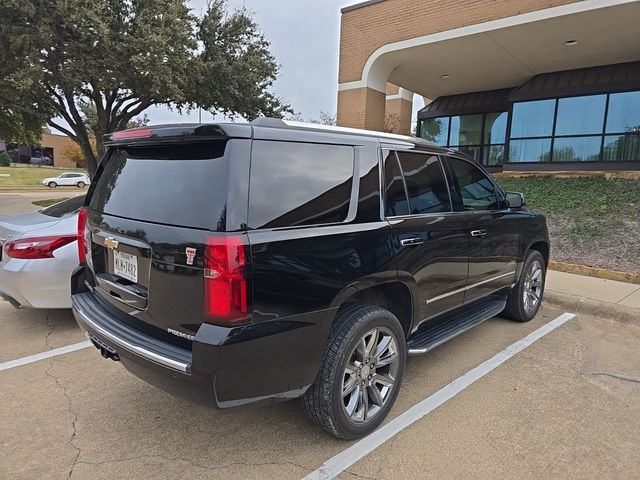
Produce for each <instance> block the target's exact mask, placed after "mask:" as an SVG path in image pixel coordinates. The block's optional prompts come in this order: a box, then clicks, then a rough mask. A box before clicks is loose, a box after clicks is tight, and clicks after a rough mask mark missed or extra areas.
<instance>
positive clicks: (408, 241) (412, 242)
mask: <svg viewBox="0 0 640 480" xmlns="http://www.w3.org/2000/svg"><path fill="white" fill-rule="evenodd" d="M423 243H424V240H423V239H422V238H418V237H415V238H404V239H402V240H400V245H402V246H403V247H414V246H416V245H422V244H423Z"/></svg>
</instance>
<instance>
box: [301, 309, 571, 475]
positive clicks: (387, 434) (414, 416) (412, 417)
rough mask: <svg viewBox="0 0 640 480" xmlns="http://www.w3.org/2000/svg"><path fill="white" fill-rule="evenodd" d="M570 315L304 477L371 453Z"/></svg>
mask: <svg viewBox="0 0 640 480" xmlns="http://www.w3.org/2000/svg"><path fill="white" fill-rule="evenodd" d="M573 317H575V314H573V313H563V314H562V315H560V316H559V317H558V318H556V319H554V320H551V321H550V322H549V323H547V324H545V325H543V326H542V327H540V328H539V329H537V330H536V331H534V332H532V333H530V334H529V335H527V336H526V337H524V338H523V339H522V340H518V341H517V342H515V343H513V344H511V345H509V346H508V347H507V348H505V349H504V350H503V351H501V352H500V353H498V354H496V355H494V356H493V357H491V358H490V359H489V360H487V361H486V362H483V363H481V364H480V365H478V366H477V367H475V368H473V369H472V370H469V371H468V372H467V373H465V374H464V375H462V376H460V377H458V378H456V379H455V380H454V381H453V382H451V383H449V384H448V385H445V386H444V387H442V388H441V389H440V390H438V391H437V392H436V393H434V394H433V395H431V396H429V397H427V398H425V399H424V400H422V401H421V402H420V403H418V404H416V405H414V406H413V407H411V408H410V409H409V410H407V411H406V412H404V413H402V414H400V415H398V416H397V417H396V418H394V419H393V420H391V421H390V422H389V423H387V424H386V425H383V426H382V427H380V428H379V429H378V430H376V431H375V432H373V433H372V434H370V435H369V436H367V437H365V438H363V439H362V440H359V441H358V442H356V443H354V444H353V445H352V446H350V447H349V448H347V449H346V450H343V451H342V452H340V453H339V454H337V455H336V456H335V457H333V458H330V459H329V460H327V461H326V462H325V463H323V464H322V465H321V466H320V468H318V469H317V470H316V471H314V472H312V473H310V474H309V475H307V476H306V477H305V480H321V479H332V478H335V477H336V476H337V475H339V474H340V473H342V472H344V471H345V470H346V469H347V468H349V467H350V466H351V465H353V464H354V463H356V462H357V461H358V460H360V459H361V458H363V457H365V456H366V455H368V454H369V453H371V452H372V451H373V450H375V449H376V448H378V447H379V446H380V445H382V444H383V443H384V442H386V441H387V440H389V439H390V438H392V437H393V436H394V435H396V434H397V433H399V432H401V431H402V430H404V429H405V428H407V427H408V426H409V425H411V424H412V423H414V422H416V421H417V420H420V419H421V418H422V417H424V416H425V415H427V414H428V413H429V412H432V411H433V410H435V409H436V408H438V407H439V406H441V405H442V404H444V403H445V402H446V401H447V400H450V399H451V398H453V397H455V396H456V395H457V394H458V393H460V392H461V391H463V390H464V389H465V388H467V387H468V386H469V385H471V384H473V383H474V382H476V381H477V380H479V379H481V378H482V377H484V376H485V375H486V374H488V373H490V372H491V371H493V370H494V369H495V368H497V367H499V366H500V365H502V364H503V363H504V362H506V361H507V360H509V359H510V358H511V357H513V356H514V355H516V354H518V353H520V352H521V351H522V350H524V349H525V348H527V347H528V346H529V345H531V344H532V343H534V342H535V341H537V340H540V339H541V338H542V337H544V336H545V335H546V334H547V333H550V332H552V331H553V330H555V329H556V328H558V327H560V326H561V325H564V324H565V323H566V322H568V321H569V320H571V319H572V318H573Z"/></svg>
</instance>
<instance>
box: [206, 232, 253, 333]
mask: <svg viewBox="0 0 640 480" xmlns="http://www.w3.org/2000/svg"><path fill="white" fill-rule="evenodd" d="M245 248H246V246H245V242H244V241H243V237H242V236H214V237H210V238H209V240H208V241H207V248H206V251H205V258H204V263H205V265H204V266H205V270H204V296H205V313H206V315H207V317H209V318H211V319H213V320H214V322H215V323H223V324H238V323H242V322H244V321H245V320H246V317H247V278H246V271H245V269H246V264H247V256H246V252H245Z"/></svg>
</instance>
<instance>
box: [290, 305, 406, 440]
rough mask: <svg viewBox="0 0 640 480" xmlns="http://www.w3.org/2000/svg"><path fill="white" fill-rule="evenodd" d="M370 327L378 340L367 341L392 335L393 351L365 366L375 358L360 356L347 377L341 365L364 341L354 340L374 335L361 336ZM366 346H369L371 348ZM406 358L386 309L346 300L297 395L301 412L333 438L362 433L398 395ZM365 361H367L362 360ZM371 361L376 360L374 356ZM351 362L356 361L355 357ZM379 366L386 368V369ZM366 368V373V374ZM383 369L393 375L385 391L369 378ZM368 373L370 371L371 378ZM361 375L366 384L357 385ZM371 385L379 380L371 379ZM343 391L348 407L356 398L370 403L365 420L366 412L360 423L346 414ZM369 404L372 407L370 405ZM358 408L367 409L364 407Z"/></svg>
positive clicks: (398, 331)
mask: <svg viewBox="0 0 640 480" xmlns="http://www.w3.org/2000/svg"><path fill="white" fill-rule="evenodd" d="M373 331H375V332H379V334H373V335H381V336H382V337H379V336H376V337H375V338H376V339H377V338H380V343H377V342H378V340H371V342H372V345H373V344H375V345H376V346H381V345H383V342H384V341H385V340H387V339H388V338H393V340H394V341H395V345H394V346H395V347H396V348H395V349H394V350H393V351H395V353H397V356H387V357H386V358H383V359H381V360H380V363H383V362H384V361H386V359H388V358H393V360H392V361H391V363H389V364H388V365H385V366H382V367H381V366H379V365H378V366H377V368H374V369H372V370H370V369H369V366H370V365H372V363H373V362H374V360H373V359H374V358H375V355H370V357H369V359H363V363H362V364H361V366H360V367H361V368H360V367H359V368H358V369H357V374H356V373H355V372H354V375H351V376H349V377H347V375H349V374H347V372H346V371H345V369H346V368H347V364H348V363H349V364H352V363H353V362H354V358H356V357H357V356H358V355H359V353H358V352H360V351H361V350H359V348H361V347H359V345H364V344H361V343H360V342H361V341H362V340H363V339H364V343H365V344H366V343H367V342H366V339H367V338H369V339H373V338H374V337H373V336H369V337H367V335H371V334H372V332H373ZM365 350H366V347H365ZM379 350H383V349H382V348H380V349H378V348H376V350H375V351H379ZM370 351H373V348H372V349H371V350H370ZM389 351H392V350H389ZM406 358H407V347H406V341H405V335H404V330H403V329H402V326H401V325H400V322H399V321H398V319H397V318H396V317H395V316H394V315H393V314H392V313H391V312H389V311H387V310H385V309H383V308H380V307H377V306H372V305H360V304H358V305H350V306H348V307H347V308H345V309H344V310H343V311H342V312H340V313H339V314H338V317H337V318H336V319H335V321H334V327H333V330H332V332H331V334H330V335H329V340H328V342H327V347H326V350H325V353H324V359H323V361H322V365H321V367H320V372H319V373H318V376H317V378H316V380H315V382H314V383H313V385H311V387H309V389H308V390H307V391H306V393H305V394H304V395H303V397H302V405H303V408H304V411H305V413H306V414H307V416H308V417H309V418H310V419H311V420H312V421H313V422H314V423H316V424H317V425H319V426H320V427H322V428H323V429H324V430H325V431H327V432H328V433H330V434H331V435H334V436H336V437H338V438H342V439H345V440H352V439H356V438H360V437H364V436H365V435H368V434H369V433H371V432H372V431H374V430H375V429H376V428H377V427H378V426H379V425H380V424H381V423H382V421H383V420H384V419H385V417H386V416H387V414H388V413H389V410H391V407H392V406H393V404H394V402H395V400H396V398H397V396H398V391H399V390H400V386H401V385H402V378H403V375H404V366H405V362H406ZM369 361H370V362H371V363H368V362H369ZM375 361H376V362H377V360H375ZM355 362H356V363H357V362H358V360H355ZM385 369H387V370H386V372H387V373H386V374H385ZM392 371H393V374H392V373H391V372H392ZM369 373H371V374H372V375H368V376H367V374H369ZM385 375H387V376H386V377H385V378H393V379H394V382H393V385H392V386H391V387H389V390H387V391H385V390H384V389H385V387H384V386H382V387H381V388H379V389H378V387H377V386H376V383H375V378H382V377H381V376H385ZM372 376H373V377H374V380H373V381H372ZM367 378H368V379H369V380H368V381H369V385H367V386H362V387H361V386H360V385H361V384H360V382H361V381H362V382H366V381H367V380H366V379H367ZM345 379H346V380H345ZM352 379H355V380H354V382H353V384H354V385H355V386H354V387H351V389H352V393H347V394H343V390H342V389H343V388H344V382H345V381H346V382H350V381H351V380H352ZM358 379H360V380H358ZM377 385H381V384H380V383H377ZM372 388H375V389H376V390H378V392H379V393H381V395H380V396H378V397H377V398H378V400H383V401H382V406H378V404H376V402H375V400H374V397H375V395H373V391H372V390H371V389H372ZM359 392H364V393H363V395H364V396H366V400H364V396H360V395H359ZM370 392H371V393H370ZM347 396H350V398H351V399H352V400H353V399H355V404H354V405H355V406H354V407H353V409H354V413H357V405H361V401H360V399H361V398H362V399H363V400H362V401H364V402H365V403H366V404H367V405H369V402H371V403H370V407H369V408H371V410H370V412H371V416H370V418H369V419H368V420H367V419H366V418H367V415H366V413H365V414H364V415H363V421H361V422H360V423H358V422H357V421H355V420H354V419H353V418H354V414H352V415H351V416H350V415H349V413H348V411H347V409H348V408H350V405H352V403H351V402H348V403H349V404H348V405H345V403H346V402H345V398H346V397H347ZM383 396H384V398H383ZM374 409H377V410H375V411H374ZM362 410H363V411H364V412H367V411H368V410H367V408H363V409H362Z"/></svg>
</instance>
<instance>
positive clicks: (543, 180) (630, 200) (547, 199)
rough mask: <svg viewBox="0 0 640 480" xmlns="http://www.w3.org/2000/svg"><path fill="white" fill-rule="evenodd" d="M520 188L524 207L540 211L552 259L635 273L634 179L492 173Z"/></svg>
mask: <svg viewBox="0 0 640 480" xmlns="http://www.w3.org/2000/svg"><path fill="white" fill-rule="evenodd" d="M498 183H499V184H500V185H501V186H502V188H504V189H505V190H508V191H515V192H523V193H524V194H525V197H526V199H527V208H528V209H530V210H536V211H540V212H542V213H544V214H545V215H546V216H547V224H548V226H549V233H550V236H551V248H552V253H551V256H552V259H553V260H558V261H564V262H569V263H578V264H582V265H588V266H591V267H601V268H609V269H612V270H621V271H626V272H631V273H636V274H637V273H640V236H639V235H638V234H637V232H638V231H639V229H640V181H639V180H624V179H606V178H604V176H590V177H580V178H552V177H528V178H498Z"/></svg>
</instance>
